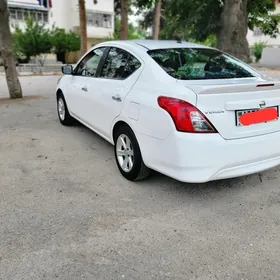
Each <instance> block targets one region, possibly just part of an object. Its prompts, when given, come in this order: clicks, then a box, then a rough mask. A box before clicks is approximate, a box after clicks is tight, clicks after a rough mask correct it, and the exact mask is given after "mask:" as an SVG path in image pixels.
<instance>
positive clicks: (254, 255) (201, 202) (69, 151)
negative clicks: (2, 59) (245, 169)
mask: <svg viewBox="0 0 280 280" xmlns="http://www.w3.org/2000/svg"><path fill="white" fill-rule="evenodd" d="M57 79H58V77H24V78H21V80H22V85H23V88H24V92H25V94H26V95H27V94H28V95H33V97H32V98H27V99H25V100H23V101H7V100H2V101H0V110H1V118H0V174H1V176H0V190H1V196H0V221H1V223H0V279H5V280H6V279H7V280H20V279H21V280H23V279H24V280H33V279H34V280H35V279H36V280H37V279H63V280H64V279H65V280H77V279H89V280H95V279H98V280H103V279H106V280H107V279H110V280H117V279H133V280H134V279H145V280H146V279H148V280H150V279H172V280H175V279H184V280H185V279H186V280H192V279H201V280H209V279H222V280H226V279H233V280H238V279H239V280H241V279H243V280H245V279H246V280H258V279H260V280H263V279H279V275H280V266H279V259H280V250H279V248H280V235H279V232H280V188H279V183H280V168H274V169H271V170H269V171H266V172H263V173H261V174H256V175H252V176H247V177H242V178H236V179H232V180H222V181H217V182H211V183H207V184H183V183H180V182H177V181H175V180H172V179H170V178H168V177H165V176H163V175H159V174H155V175H154V176H153V177H152V178H151V179H150V180H148V181H144V182H139V183H131V182H128V181H126V180H125V179H123V178H122V177H121V176H120V174H119V172H118V170H117V167H116V165H115V162H114V159H113V149H112V146H110V144H108V143H106V142H105V141H104V140H102V139H101V138H100V137H98V136H96V135H95V134H94V133H93V132H91V131H89V130H88V129H87V128H85V127H83V126H82V125H76V126H74V127H70V128H68V127H63V126H61V125H60V123H59V121H58V119H57V115H56V109H55V100H54V88H55V84H56V80H57ZM40 85H41V87H42V86H43V87H42V89H40V90H38V89H39V88H40V87H39V86H40ZM6 94H7V92H5V86H4V80H3V79H1V77H0V95H2V96H5V95H6ZM37 95H39V96H37ZM260 148H261V147H260Z"/></svg>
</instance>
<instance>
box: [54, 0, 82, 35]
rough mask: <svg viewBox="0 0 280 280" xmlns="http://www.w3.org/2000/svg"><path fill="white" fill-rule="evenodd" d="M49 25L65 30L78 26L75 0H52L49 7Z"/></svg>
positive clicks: (76, 2) (77, 9)
mask: <svg viewBox="0 0 280 280" xmlns="http://www.w3.org/2000/svg"><path fill="white" fill-rule="evenodd" d="M49 19H50V25H51V26H52V25H53V24H54V25H55V26H56V27H59V28H65V30H67V31H70V30H73V28H75V27H76V26H79V8H78V1H77V0H53V1H52V8H51V9H50V17H49Z"/></svg>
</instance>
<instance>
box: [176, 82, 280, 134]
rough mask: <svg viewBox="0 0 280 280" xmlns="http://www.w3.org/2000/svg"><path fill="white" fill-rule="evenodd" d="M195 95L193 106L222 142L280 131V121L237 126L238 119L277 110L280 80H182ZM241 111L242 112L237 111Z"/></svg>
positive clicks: (238, 124) (279, 97)
mask: <svg viewBox="0 0 280 280" xmlns="http://www.w3.org/2000/svg"><path fill="white" fill-rule="evenodd" d="M178 83H181V84H183V85H184V86H185V87H187V88H189V89H191V90H192V91H193V92H195V93H196V94H197V103H196V107H197V108H198V109H199V110H200V111H201V112H202V113H203V114H204V115H205V116H206V117H207V118H208V119H209V121H210V122H211V123H212V124H213V125H214V127H215V128H216V129H217V131H218V132H219V133H220V135H221V136H222V137H223V138H224V139H238V138H245V137H253V136H258V135H262V134H268V133H273V132H277V131H280V120H279V117H278V118H277V120H273V121H268V122H264V123H258V124H252V125H249V126H243V125H240V122H239V116H240V115H241V114H243V113H246V112H251V111H257V110H260V109H261V108H267V107H275V108H276V109H277V110H278V116H279V107H280V81H279V80H277V79H271V78H266V77H257V78H244V79H227V80H199V81H182V80H178ZM240 111H241V112H240Z"/></svg>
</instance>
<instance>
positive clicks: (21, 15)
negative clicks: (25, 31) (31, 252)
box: [17, 10, 24, 20]
mask: <svg viewBox="0 0 280 280" xmlns="http://www.w3.org/2000/svg"><path fill="white" fill-rule="evenodd" d="M17 20H24V17H23V10H18V11H17Z"/></svg>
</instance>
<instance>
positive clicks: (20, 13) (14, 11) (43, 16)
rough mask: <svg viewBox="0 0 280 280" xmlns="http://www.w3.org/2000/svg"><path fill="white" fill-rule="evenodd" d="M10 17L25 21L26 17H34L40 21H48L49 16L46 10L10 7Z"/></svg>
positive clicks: (14, 19)
mask: <svg viewBox="0 0 280 280" xmlns="http://www.w3.org/2000/svg"><path fill="white" fill-rule="evenodd" d="M9 13H10V19H11V20H13V21H23V20H24V19H25V18H26V17H32V18H33V20H35V21H38V22H40V23H48V21H49V16H48V12H47V11H46V12H45V11H35V10H27V9H18V8H9Z"/></svg>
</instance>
